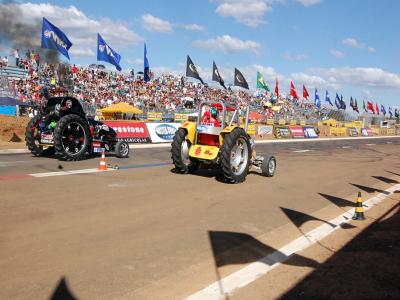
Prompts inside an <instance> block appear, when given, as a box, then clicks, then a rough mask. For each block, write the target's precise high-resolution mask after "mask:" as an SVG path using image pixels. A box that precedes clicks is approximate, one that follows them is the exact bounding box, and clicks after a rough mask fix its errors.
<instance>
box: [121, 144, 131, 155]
mask: <svg viewBox="0 0 400 300" xmlns="http://www.w3.org/2000/svg"><path fill="white" fill-rule="evenodd" d="M128 153H129V144H128V143H122V144H121V146H120V154H121V155H122V156H127V155H128Z"/></svg>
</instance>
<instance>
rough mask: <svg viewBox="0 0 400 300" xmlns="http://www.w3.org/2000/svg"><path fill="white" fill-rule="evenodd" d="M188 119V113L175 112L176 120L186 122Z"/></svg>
mask: <svg viewBox="0 0 400 300" xmlns="http://www.w3.org/2000/svg"><path fill="white" fill-rule="evenodd" d="M187 119H188V115H187V114H175V115H174V121H175V122H184V121H186V120H187Z"/></svg>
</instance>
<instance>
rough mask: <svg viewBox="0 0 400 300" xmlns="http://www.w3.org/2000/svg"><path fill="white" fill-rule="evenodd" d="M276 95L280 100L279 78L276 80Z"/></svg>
mask: <svg viewBox="0 0 400 300" xmlns="http://www.w3.org/2000/svg"><path fill="white" fill-rule="evenodd" d="M275 95H276V97H277V98H279V84H278V78H277V79H276V80H275Z"/></svg>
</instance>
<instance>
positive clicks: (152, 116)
mask: <svg viewBox="0 0 400 300" xmlns="http://www.w3.org/2000/svg"><path fill="white" fill-rule="evenodd" d="M162 117H163V114H162V113H161V112H148V113H147V120H149V121H162Z"/></svg>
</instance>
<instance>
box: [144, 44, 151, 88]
mask: <svg viewBox="0 0 400 300" xmlns="http://www.w3.org/2000/svg"><path fill="white" fill-rule="evenodd" d="M143 62H144V71H143V74H144V76H143V77H144V78H143V79H144V81H145V82H148V81H150V65H149V60H148V59H147V49H146V43H145V44H144V60H143Z"/></svg>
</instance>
